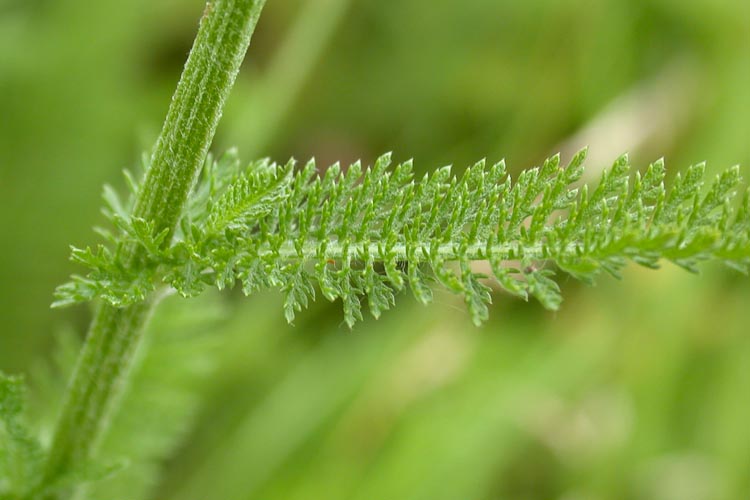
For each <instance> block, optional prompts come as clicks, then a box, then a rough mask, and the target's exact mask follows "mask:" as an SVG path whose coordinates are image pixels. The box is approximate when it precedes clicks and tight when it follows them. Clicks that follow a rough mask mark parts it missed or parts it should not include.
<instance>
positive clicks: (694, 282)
mask: <svg viewBox="0 0 750 500" xmlns="http://www.w3.org/2000/svg"><path fill="white" fill-rule="evenodd" d="M202 8H203V7H202V1H201V0H189V1H186V0H179V1H178V0H148V1H147V0H129V1H125V2H111V1H100V2H91V1H88V0H0V228H1V229H2V231H1V232H0V234H2V236H1V237H2V241H3V244H2V245H0V317H2V327H1V333H0V368H1V369H3V370H4V371H8V372H24V373H27V374H29V375H30V377H31V380H32V385H33V388H34V395H35V396H34V404H33V406H32V416H33V417H34V418H35V421H36V422H37V425H38V426H39V427H40V429H41V430H42V432H43V433H44V434H45V435H48V434H49V429H50V426H51V424H52V421H53V417H54V413H53V412H54V408H55V404H56V402H57V399H58V397H59V394H60V392H61V390H62V384H63V382H62V375H61V374H60V373H61V371H62V373H64V372H65V371H66V370H68V369H69V366H70V363H71V360H72V359H73V358H74V354H75V350H76V346H77V345H78V343H79V342H80V338H81V336H82V334H83V332H84V331H85V328H86V324H87V322H88V320H89V315H90V312H89V311H88V310H86V309H85V308H76V309H71V310H65V311H51V310H50V309H49V304H50V302H51V294H52V290H53V289H54V286H55V285H56V284H58V283H60V282H62V281H63V280H64V279H65V278H66V276H67V275H69V274H70V273H71V272H75V271H76V269H75V268H74V266H72V264H70V263H69V262H68V261H67V255H68V244H71V243H75V244H77V245H83V244H87V243H92V242H94V241H95V239H94V238H95V237H94V235H93V233H92V232H91V230H90V228H91V227H92V226H93V225H96V224H101V223H102V222H103V217H102V216H101V215H99V212H98V206H99V204H100V199H99V195H100V191H101V185H102V183H104V182H109V183H112V184H113V185H115V186H117V187H119V188H122V186H123V182H122V177H121V176H120V173H119V172H120V170H121V169H122V168H123V167H127V166H132V165H135V164H136V163H137V160H138V158H139V156H140V154H141V152H142V151H143V150H148V149H149V148H150V146H151V144H152V143H153V141H154V139H155V137H156V135H157V133H158V131H159V128H160V125H161V120H162V118H163V116H164V115H165V112H166V108H167V106H168V104H169V99H170V95H171V93H172V90H173V88H174V86H175V84H176V82H177V79H178V77H179V73H180V70H181V67H182V64H183V62H184V59H185V57H186V53H187V50H189V48H190V45H191V42H192V38H193V36H194V33H195V30H196V26H197V19H198V17H199V15H200V12H201V11H202ZM749 57H750V2H747V1H745V0H690V1H686V0H681V1H678V0H566V1H552V0H523V1H520V0H513V1H507V2H500V1H497V0H462V1H461V2H449V1H442V2H436V1H435V0H400V1H397V2H395V1H394V2H383V1H381V0H307V1H302V0H287V1H280V0H270V1H269V2H268V5H267V7H266V10H265V12H264V15H263V17H262V18H261V22H260V25H259V28H258V31H257V33H256V35H255V38H254V41H253V45H252V47H251V51H250V54H249V56H248V58H247V60H246V63H245V66H244V68H243V72H242V73H241V75H240V79H239V81H238V84H237V87H236V90H235V92H234V93H233V95H232V97H231V99H230V101H229V103H228V108H227V111H226V112H225V117H224V120H223V122H222V124H221V126H220V130H219V132H218V136H217V140H216V143H215V150H216V151H220V150H222V149H224V148H226V147H228V146H231V145H236V146H238V147H239V149H240V153H241V155H242V156H243V158H247V159H248V160H250V159H252V158H255V157H258V156H271V157H273V158H275V159H278V160H285V159H286V158H288V157H290V156H294V157H297V158H299V159H306V158H308V157H310V156H316V157H317V158H318V159H319V160H321V161H323V162H331V161H335V160H342V161H343V162H346V161H351V160H353V159H355V158H362V159H363V160H366V161H371V160H372V159H374V158H375V157H377V156H378V155H379V154H381V153H383V152H385V151H390V150H393V151H394V152H395V156H396V158H398V159H406V158H409V157H414V158H415V159H416V163H417V169H418V170H419V169H422V170H428V169H433V168H435V167H439V166H442V165H444V164H447V163H452V164H455V165H456V166H457V167H463V166H465V165H467V164H469V163H472V162H474V161H475V160H477V159H480V158H482V157H487V158H489V159H490V160H497V159H500V158H506V159H507V160H508V162H509V165H510V167H511V169H513V170H514V171H518V170H519V169H521V168H524V167H529V166H533V165H535V164H538V163H539V162H540V161H541V160H542V159H544V158H545V157H546V156H548V155H549V154H550V153H553V152H556V151H558V150H561V151H562V152H563V154H564V155H568V156H569V155H570V154H571V152H573V151H575V150H576V149H578V148H579V147H581V146H583V145H585V144H588V145H589V146H590V148H591V149H590V151H591V153H590V160H589V161H588V164H589V167H590V170H589V172H590V174H591V175H592V176H596V175H597V171H598V170H599V169H601V168H604V167H606V166H607V163H608V162H611V161H612V160H614V158H615V157H616V156H617V155H619V154H620V153H622V152H625V151H629V152H630V153H631V158H632V159H633V161H634V162H635V163H636V164H637V165H639V166H646V165H647V163H648V162H649V161H652V160H654V159H656V158H658V157H660V156H665V157H666V159H667V165H668V167H669V168H670V169H672V170H671V171H672V172H674V171H675V169H681V168H685V167H686V166H688V165H689V164H691V163H695V162H698V161H702V160H707V161H708V162H709V170H713V171H714V172H716V171H719V170H721V169H723V168H725V167H728V166H730V165H732V164H735V163H740V164H742V165H743V167H742V171H743V173H744V175H745V177H746V178H748V177H750V170H749V167H748V165H750V140H748V138H750V59H749ZM563 293H564V296H565V298H566V300H565V303H564V305H563V308H562V310H561V311H560V312H559V313H557V314H552V313H548V312H545V311H543V310H542V308H541V307H540V306H539V305H538V304H536V303H529V304H526V303H523V302H519V301H517V300H515V299H511V298H509V297H507V296H504V295H501V294H497V295H496V296H495V303H496V305H495V306H494V307H493V310H492V314H491V317H492V319H491V321H490V323H489V324H487V325H486V326H484V327H483V328H480V329H477V328H474V327H473V326H471V322H470V320H469V318H468V315H467V313H466V312H465V310H464V307H463V304H462V302H461V301H460V299H456V298H455V297H453V296H451V295H450V294H447V293H440V294H437V295H436V303H435V304H434V305H432V306H431V307H428V308H424V307H421V306H417V305H415V304H414V303H413V301H412V299H411V298H410V297H409V296H407V295H406V294H404V296H403V297H401V300H400V304H399V305H398V306H397V307H396V309H395V310H394V311H391V312H389V313H388V314H387V315H385V317H384V318H383V319H381V320H380V321H378V322H374V321H366V322H365V323H363V324H361V325H359V326H357V327H356V328H355V329H354V331H353V332H349V331H348V330H347V328H346V327H345V326H342V315H341V312H340V307H339V305H338V304H328V303H325V301H322V302H321V301H319V302H318V303H316V304H314V306H313V307H312V308H311V310H310V311H308V312H306V313H303V314H301V315H300V316H299V319H298V321H297V323H296V324H295V325H294V326H288V325H286V324H285V322H284V321H283V316H282V310H281V307H280V300H279V296H278V295H277V294H273V293H269V294H266V295H258V296H254V297H252V298H247V299H246V298H243V297H240V296H238V295H236V294H232V293H229V294H224V295H222V296H216V295H212V294H209V295H207V296H205V297H202V298H201V299H196V300H192V301H183V300H174V299H169V300H167V302H166V303H165V304H164V306H163V308H162V309H161V310H160V312H159V313H158V314H157V317H156V318H154V321H153V324H152V327H151V330H152V332H151V335H150V336H149V339H150V340H149V342H148V345H146V346H145V347H144V349H143V350H142V352H141V354H142V356H141V359H140V361H139V363H138V366H137V368H136V374H135V378H134V381H133V383H132V384H131V386H130V387H129V388H128V391H127V393H126V395H125V399H124V409H123V411H122V412H121V414H120V415H118V417H117V419H116V421H115V425H114V427H113V428H114V430H113V431H112V433H111V434H110V436H108V437H107V439H106V441H105V444H104V451H103V453H104V455H106V456H111V457H114V458H117V457H120V456H129V455H133V454H135V455H136V457H141V459H142V460H140V461H138V460H137V461H136V462H137V463H136V465H134V466H132V467H130V468H129V469H126V470H125V471H124V472H123V473H122V474H121V475H120V476H116V477H114V478H113V479H111V480H109V481H106V482H105V483H102V484H101V485H99V486H98V490H95V491H97V493H92V498H99V499H105V498H106V499H123V500H126V499H130V500H132V499H136V498H159V499H175V500H177V499H180V500H182V499H185V500H188V499H191V500H192V499H195V500H199V499H207V498H211V499H238V500H239V499H248V500H249V499H318V498H319V499H328V500H334V499H350V498H351V499H388V498H403V499H430V500H435V499H446V500H448V499H451V500H455V499H487V500H490V499H505V498H508V499H561V500H594V499H631V498H632V499H636V498H637V499H667V500H670V499H680V500H685V499H687V500H691V499H696V500H699V499H706V500H709V499H710V500H714V499H740V498H748V497H749V495H750V361H749V360H750V328H748V327H747V326H746V325H748V324H749V323H750V308H748V304H750V283H749V282H748V280H747V279H746V278H744V277H741V276H738V275H735V274H732V273H730V272H728V271H724V270H722V269H719V268H714V267H709V268H706V269H705V271H704V273H703V274H702V276H700V277H695V276H691V275H688V274H686V273H684V272H682V271H679V270H676V269H674V268H673V267H672V266H666V267H665V268H664V269H663V270H662V271H660V272H657V273H654V272H651V271H646V270H642V269H638V268H635V267H631V268H628V270H627V271H626V272H625V279H624V281H622V282H616V281H614V280H612V279H609V278H604V279H601V280H600V282H599V284H598V285H597V287H596V288H588V287H583V286H580V285H579V284H577V283H575V282H572V281H565V282H564V283H563ZM134 449H137V451H135V452H134V451H133V450H134Z"/></svg>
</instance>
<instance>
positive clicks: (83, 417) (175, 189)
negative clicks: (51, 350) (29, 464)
mask: <svg viewBox="0 0 750 500" xmlns="http://www.w3.org/2000/svg"><path fill="white" fill-rule="evenodd" d="M264 4H265V0H215V1H210V2H208V3H207V4H206V8H205V11H204V14H203V17H202V19H201V23H200V27H199V30H198V35H197V37H196V39H195V42H194V44H193V48H192V50H191V52H190V56H189V57H188V60H187V63H186V64H185V69H184V70H183V73H182V77H181V78H180V82H179V83H178V85H177V90H176V91H175V94H174V96H173V97H172V103H171V105H170V107H169V112H168V113H167V118H166V120H165V122H164V127H163V128H162V131H161V134H160V136H159V138H158V140H157V143H156V147H155V149H154V152H153V155H152V157H151V165H150V167H149V170H148V172H147V173H146V178H145V181H144V184H143V188H142V189H141V191H140V192H139V195H138V199H137V200H136V204H135V210H134V213H133V215H134V217H140V218H143V219H145V220H148V221H152V222H153V223H154V227H155V230H156V232H157V233H158V232H161V231H163V230H167V231H168V233H169V235H170V236H171V235H172V234H173V233H174V230H175V227H176V225H177V223H178V221H179V219H180V216H181V215H182V211H183V207H184V205H185V202H186V200H187V197H188V195H189V193H190V190H191V189H192V187H193V183H194V181H195V179H196V177H197V175H198V173H199V172H200V169H201V166H202V164H203V162H204V160H205V156H206V154H207V152H208V148H209V146H210V145H211V141H212V140H213V137H214V133H215V131H216V126H217V125H218V122H219V119H220V118H221V114H222V110H223V107H224V103H225V101H226V98H227V96H228V95H229V92H230V90H231V88H232V86H233V84H234V80H235V78H236V76H237V73H238V72H239V68H240V64H241V63H242V60H243V58H244V56H245V52H246V51H247V47H248V45H249V44H250V38H251V36H252V33H253V31H254V30H255V25H256V23H257V21H258V17H259V15H260V12H261V10H262V9H263V6H264ZM170 240H171V238H167V239H166V240H165V245H168V244H169V243H170ZM123 251H124V254H123V255H124V256H125V257H124V263H125V265H126V266H129V267H131V268H132V269H137V268H138V266H139V265H140V263H141V262H142V255H141V253H140V252H139V250H138V249H137V247H136V246H134V245H133V246H131V247H128V248H125V249H124V250H123ZM154 304H155V299H154V297H151V298H149V299H148V300H146V301H144V302H142V303H139V304H135V305H132V306H129V307H124V308H115V307H112V306H109V305H106V304H101V305H100V306H99V308H98V310H97V312H96V314H95V317H94V320H93V322H92V325H91V328H90V330H89V333H88V336H87V339H86V342H85V344H84V346H83V349H82V352H81V354H80V355H79V358H78V362H77V365H76V368H75V371H74V373H73V376H72V378H71V381H70V384H69V387H68V392H67V394H66V397H65V401H64V403H63V406H62V412H61V415H60V418H59V420H58V424H57V427H56V429H55V434H54V436H53V440H52V447H51V450H50V455H49V459H48V461H47V464H46V468H45V473H44V476H43V478H42V481H41V484H40V489H42V490H43V489H44V487H45V486H47V485H49V484H50V483H52V482H53V481H55V480H56V479H58V478H60V477H61V476H63V475H65V474H66V473H69V472H71V471H72V470H74V469H75V467H76V466H78V465H80V464H81V463H83V462H85V461H86V460H88V459H89V458H90V457H91V456H92V454H93V453H94V452H95V451H96V447H97V444H98V442H99V441H100V439H101V437H102V435H103V433H104V431H105V430H106V428H107V425H108V422H109V420H110V415H111V414H112V411H113V409H114V407H115V404H116V400H117V395H118V394H119V392H120V388H121V386H122V385H123V384H124V383H125V381H126V379H127V376H128V373H129V369H130V366H131V364H132V361H133V358H134V354H135V351H136V349H137V347H138V345H139V341H140V338H141V332H142V331H143V326H144V324H145V323H146V320H147V318H148V316H149V313H150V312H151V310H152V309H153V307H154Z"/></svg>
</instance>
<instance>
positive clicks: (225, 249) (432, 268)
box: [0, 0, 750, 498]
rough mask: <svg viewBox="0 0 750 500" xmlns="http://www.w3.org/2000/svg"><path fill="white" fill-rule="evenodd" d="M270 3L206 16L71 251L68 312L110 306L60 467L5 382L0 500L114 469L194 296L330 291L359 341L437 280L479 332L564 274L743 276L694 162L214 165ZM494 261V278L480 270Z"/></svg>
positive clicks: (552, 293)
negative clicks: (112, 451) (222, 128)
mask: <svg viewBox="0 0 750 500" xmlns="http://www.w3.org/2000/svg"><path fill="white" fill-rule="evenodd" d="M263 4H264V2H263V1H262V0H255V1H252V0H234V1H231V0H223V1H222V0H219V1H216V2H209V3H208V4H207V7H206V11H205V14H204V17H203V20H202V23H201V28H200V30H199V34H198V37H197V39H196V42H195V45H194V48H193V51H192V52H191V55H190V58H189V59H188V63H187V65H186V68H185V71H184V73H183V77H182V79H181V81H180V84H179V85H178V88H177V91H176V93H175V97H174V100H173V103H172V106H171V108H170V111H169V114H168V115H167V119H166V122H165V125H164V129H163V131H162V134H161V135H160V137H159V140H158V142H157V145H156V147H155V150H154V153H153V154H152V155H151V157H150V158H148V159H147V160H146V161H144V178H143V180H142V181H137V180H135V177H134V176H132V175H130V174H128V176H127V179H128V182H129V184H130V187H131V193H130V196H129V198H128V199H127V200H121V199H120V198H119V197H118V196H117V195H116V193H115V191H114V190H113V189H111V188H106V189H105V200H106V202H107V207H106V213H107V216H108V217H109V219H110V220H111V222H112V223H113V226H114V229H113V230H101V231H100V233H101V234H102V235H103V236H104V238H105V239H106V241H107V244H106V245H100V246H98V247H97V248H96V249H89V248H87V249H73V259H74V260H75V261H76V262H79V263H81V264H84V265H86V266H87V267H88V268H89V273H88V274H87V275H86V276H85V277H74V278H73V281H72V282H71V283H69V284H66V285H64V286H62V287H60V288H59V289H58V291H57V301H56V302H55V305H56V306H65V305H69V304H73V303H77V302H86V301H91V300H98V301H99V306H98V310H97V313H96V316H95V319H94V322H93V324H92V327H91V330H90V332H89V335H88V338H87V340H86V343H85V344H84V346H83V349H82V352H81V355H80V357H79V361H78V364H77V368H76V370H75V373H74V374H73V377H72V381H71V385H70V389H69V392H68V395H67V399H66V400H65V401H64V403H63V407H62V408H63V409H62V414H61V417H60V419H59V422H58V425H57V428H56V432H55V435H54V439H53V442H52V446H51V448H50V450H49V451H48V452H44V451H42V448H43V447H42V446H41V445H40V444H39V443H38V442H37V441H36V440H35V439H34V438H33V437H32V435H33V434H32V433H31V432H30V431H28V430H26V429H25V428H24V426H23V425H22V423H21V421H20V414H21V412H22V407H23V397H22V396H23V395H22V393H23V389H22V384H21V382H20V381H19V380H18V379H17V378H3V379H2V385H0V419H2V422H3V426H2V433H3V434H2V437H3V438H4V443H5V445H4V447H3V448H2V449H0V452H1V454H0V463H2V464H3V465H4V467H3V469H2V470H1V472H2V473H4V474H5V477H3V481H4V482H0V488H4V489H5V491H3V494H4V495H5V496H6V497H7V498H47V497H58V498H63V497H67V496H70V495H72V494H73V492H74V491H75V490H76V489H77V487H78V485H79V484H80V483H85V482H87V481H91V480H95V479H98V478H101V477H104V476H106V475H108V474H110V473H112V472H113V471H115V470H116V469H117V467H118V465H117V464H112V465H102V464H97V463H96V462H95V461H92V457H94V456H95V452H96V447H97V444H98V442H99V441H100V440H101V438H102V435H103V434H104V432H105V431H106V428H107V426H108V423H109V421H110V419H111V414H112V412H113V409H114V407H115V405H116V402H117V397H118V394H119V392H120V390H119V389H120V386H121V385H122V383H123V381H124V380H125V379H126V378H127V376H128V372H129V368H130V365H131V364H132V361H133V357H134V352H135V349H136V347H137V345H138V343H139V341H140V339H141V331H142V328H143V326H144V323H145V322H146V319H147V317H148V316H149V314H150V312H151V310H152V308H153V307H154V306H155V304H156V303H157V301H158V298H159V297H160V296H161V295H162V294H163V292H164V291H165V290H166V289H168V288H173V289H175V290H177V291H178V292H179V293H180V294H182V295H184V296H195V295H197V294H199V293H201V291H202V290H203V289H204V288H205V287H207V286H216V287H217V288H218V289H224V288H228V287H232V286H233V285H234V284H235V283H236V282H238V281H239V282H241V283H242V285H243V291H244V292H245V293H246V294H250V293H253V292H255V291H257V290H259V289H262V288H269V287H275V288H279V289H281V291H282V292H283V294H284V296H285V303H284V313H285V316H286V318H287V320H288V321H290V322H291V321H292V320H293V319H294V317H295V314H296V313H297V312H299V311H300V310H301V309H303V308H304V307H306V306H307V305H308V303H309V301H310V300H312V299H314V298H315V294H316V292H315V290H316V288H318V289H320V291H321V293H322V294H323V295H324V296H325V297H326V298H327V299H329V300H339V299H340V300H341V301H342V303H343V307H344V318H345V321H346V323H347V324H348V325H349V326H350V327H351V326H352V325H353V324H354V323H355V322H356V321H357V320H359V319H362V312H361V310H362V304H361V301H362V297H366V298H367V304H368V307H369V310H370V312H371V314H372V315H373V316H375V317H378V316H379V315H380V314H381V313H382V312H383V311H384V310H386V309H389V308H390V307H392V306H393V305H394V303H395V296H396V292H398V291H399V290H401V289H403V288H404V287H405V285H406V284H408V285H409V287H410V288H411V290H412V292H413V294H414V295H415V297H416V298H417V300H419V301H420V302H423V303H427V302H429V301H430V300H431V297H432V291H431V290H432V288H431V286H430V284H431V282H438V283H440V284H442V285H443V286H445V287H446V288H447V289H448V290H450V291H451V292H455V293H457V294H461V295H462V296H463V297H464V299H465V302H466V306H467V309H468V310H469V312H470V314H471V317H472V320H473V321H474V323H477V324H479V323H481V322H482V321H484V320H486V319H487V316H488V304H489V303H490V300H491V295H490V291H491V288H490V286H489V285H490V284H492V283H494V284H495V285H497V286H499V287H500V288H502V289H504V290H506V291H508V292H510V293H511V294H514V295H518V296H521V297H523V298H527V297H528V296H529V295H531V296H534V297H536V298H537V299H538V300H539V301H540V302H541V303H542V304H543V305H544V306H545V307H547V308H549V309H556V308H558V307H559V305H560V302H561V297H560V290H559V287H558V284H557V282H556V281H555V280H554V275H555V272H554V270H553V267H552V266H554V267H556V268H558V269H560V270H561V271H563V272H565V273H567V274H569V275H571V276H573V277H575V278H577V279H581V280H584V281H586V282H591V281H592V280H593V279H594V278H595V276H596V275H597V274H598V273H600V272H601V271H602V270H604V271H607V272H609V273H611V274H614V275H617V273H618V271H619V270H620V269H621V268H622V267H623V266H624V265H625V263H626V262H627V260H632V261H634V262H637V263H639V264H642V265H645V266H648V267H656V266H658V264H659V262H660V261H661V260H662V259H665V260H670V261H672V262H675V263H676V264H678V265H680V266H683V267H685V268H687V269H689V270H691V271H693V270H695V269H696V265H697V264H698V263H700V262H701V261H721V262H724V263H726V264H728V265H730V266H732V267H735V268H737V269H740V270H742V271H746V270H747V265H748V264H749V263H750V196H748V193H747V192H746V193H745V195H744V197H743V198H742V201H741V203H740V204H739V206H735V205H733V204H732V203H731V201H732V198H733V197H734V195H735V193H736V191H737V189H738V185H739V182H740V179H739V170H738V169H737V168H733V169H729V170H727V171H726V172H724V173H723V174H722V175H720V176H719V177H718V178H717V179H716V180H715V181H714V183H713V184H712V185H711V186H710V188H709V189H708V190H707V191H705V192H704V190H703V177H704V175H703V174H704V167H703V166H702V165H698V166H695V167H692V168H690V169H688V170H687V171H686V172H685V173H684V175H682V176H678V177H677V179H676V180H675V182H674V184H673V186H672V187H671V188H670V189H669V190H667V189H665V187H664V176H665V169H664V165H663V162H656V163H654V164H653V165H651V166H650V167H649V168H648V170H647V171H646V172H645V173H644V174H643V175H641V174H640V173H637V172H636V173H635V174H633V173H632V171H631V170H632V169H631V167H630V165H629V163H628V159H627V157H624V156H623V157H621V158H620V159H618V160H617V161H616V162H615V164H614V166H613V167H612V169H611V170H610V171H608V172H606V173H605V174H604V175H603V176H602V179H601V181H600V182H599V183H598V184H597V185H596V186H595V187H594V188H592V189H591V190H589V189H588V188H587V187H586V186H583V187H581V188H577V187H576V185H577V182H578V181H579V180H580V178H581V175H582V173H583V166H582V165H583V161H584V159H585V152H581V153H579V154H577V155H576V156H575V157H574V158H573V159H572V160H571V162H570V163H569V164H568V165H567V166H562V165H561V162H560V158H559V156H556V157H553V158H550V159H549V160H547V161H546V162H545V163H544V164H543V166H541V167H539V168H535V169H530V170H527V171H525V172H524V173H523V174H521V176H519V178H518V179H517V180H516V181H515V182H511V179H510V177H509V176H508V175H507V173H506V170H505V165H504V164H503V163H502V162H501V163H497V164H493V165H487V164H486V163H485V162H480V163H477V164H476V165H475V166H473V167H472V168H470V169H468V170H467V171H466V172H465V173H464V174H463V176H461V177H460V178H458V177H455V176H453V175H452V174H451V171H450V169H449V168H443V169H440V170H437V171H436V172H435V173H434V174H431V175H429V176H425V177H423V178H421V179H418V180H414V178H413V174H412V171H411V168H412V167H411V163H410V162H405V163H401V164H399V165H397V166H395V167H394V168H391V165H390V164H391V158H390V155H386V156H383V157H381V158H380V159H379V160H378V161H377V162H376V163H375V165H374V166H373V167H372V168H367V169H363V168H362V167H361V165H360V164H358V163H357V164H354V165H351V166H350V167H348V168H347V169H342V168H341V167H340V166H338V165H334V166H333V167H331V168H328V169H327V170H326V171H325V173H324V174H319V173H318V169H317V167H316V165H315V163H314V162H309V163H307V164H306V165H305V166H304V167H302V168H301V169H296V168H295V164H294V162H289V163H287V164H286V165H277V164H275V163H272V162H270V161H266V160H264V161H258V162H253V163H251V164H250V165H249V166H247V167H244V168H243V167H242V164H241V163H240V161H239V160H238V158H237V155H236V153H234V152H233V151H230V152H229V153H227V154H225V155H224V156H222V157H221V158H220V159H218V160H214V159H212V158H211V157H210V156H208V157H207V151H208V148H209V146H210V143H211V141H212V138H213V134H214V130H215V128H216V124H217V123H218V120H219V117H220V114H221V110H222V107H223V105H224V100H225V99H226V96H227V95H228V93H229V90H230V88H231V86H232V83H233V81H234V77H235V76H236V74H237V71H238V69H239V64H240V62H241V60H242V57H243V56H244V52H245V50H246V48H247V45H248V44H249V40H250V36H251V34H252V31H253V29H254V27H255V24H256V22H257V18H258V16H259V14H260V11H261V9H262V8H263ZM201 171H202V177H201V178H200V180H198V181H197V183H196V178H197V177H198V175H199V174H200V173H201ZM482 263H486V264H487V265H484V267H487V269H488V271H484V270H482V269H478V268H477V267H478V266H482ZM489 270H491V272H492V275H493V277H492V279H490V278H489ZM0 491H2V490H0Z"/></svg>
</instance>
